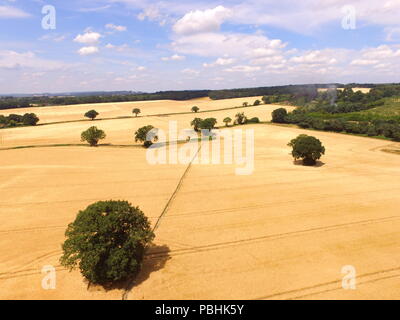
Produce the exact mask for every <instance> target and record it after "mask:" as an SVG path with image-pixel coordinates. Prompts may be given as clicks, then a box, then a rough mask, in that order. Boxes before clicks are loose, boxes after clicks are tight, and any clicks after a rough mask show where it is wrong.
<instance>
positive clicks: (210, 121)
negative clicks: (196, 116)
mask: <svg viewBox="0 0 400 320" xmlns="http://www.w3.org/2000/svg"><path fill="white" fill-rule="evenodd" d="M216 124H217V119H215V118H207V119H204V120H202V121H201V122H200V126H199V128H200V129H203V130H210V131H211V130H212V129H214V127H215V125H216Z"/></svg>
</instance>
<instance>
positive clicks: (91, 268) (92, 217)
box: [60, 201, 154, 284]
mask: <svg viewBox="0 0 400 320" xmlns="http://www.w3.org/2000/svg"><path fill="white" fill-rule="evenodd" d="M65 236H66V238H67V239H66V240H65V242H64V244H63V245H62V250H63V255H62V257H61V259H60V262H61V265H63V266H64V267H66V268H69V269H70V270H72V269H74V268H77V267H78V268H79V269H80V271H81V273H82V275H83V276H84V277H85V278H86V279H87V280H89V281H90V282H91V283H95V284H106V283H112V282H115V281H119V280H126V279H128V278H130V277H132V276H135V275H137V273H138V272H139V270H140V267H141V264H142V261H143V257H144V253H145V248H146V246H147V245H148V244H149V243H150V242H151V241H152V240H153V239H154V233H153V232H152V231H151V228H150V223H149V221H148V219H147V218H146V217H145V215H144V214H143V212H142V211H141V210H140V209H139V207H133V206H132V205H131V204H130V203H129V202H127V201H99V202H96V203H94V204H91V205H90V206H88V207H87V208H86V209H85V210H83V211H79V213H78V215H77V217H76V219H75V221H74V222H73V223H71V224H69V225H68V228H67V230H66V232H65Z"/></svg>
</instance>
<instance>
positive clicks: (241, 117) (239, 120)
mask: <svg viewBox="0 0 400 320" xmlns="http://www.w3.org/2000/svg"><path fill="white" fill-rule="evenodd" d="M235 118H236V123H237V124H245V123H247V117H246V116H245V115H244V112H238V113H237V114H236V116H235Z"/></svg>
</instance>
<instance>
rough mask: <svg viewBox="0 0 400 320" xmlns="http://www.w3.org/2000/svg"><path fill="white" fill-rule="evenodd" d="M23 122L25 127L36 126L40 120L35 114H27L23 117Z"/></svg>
mask: <svg viewBox="0 0 400 320" xmlns="http://www.w3.org/2000/svg"><path fill="white" fill-rule="evenodd" d="M22 122H23V123H24V125H25V126H36V124H37V123H38V122H39V118H38V117H37V116H36V114H34V113H25V114H24V115H23V116H22Z"/></svg>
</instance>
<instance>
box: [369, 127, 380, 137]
mask: <svg viewBox="0 0 400 320" xmlns="http://www.w3.org/2000/svg"><path fill="white" fill-rule="evenodd" d="M367 135H368V136H369V137H374V136H377V135H378V132H377V131H376V128H375V126H374V125H369V126H368V129H367Z"/></svg>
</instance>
